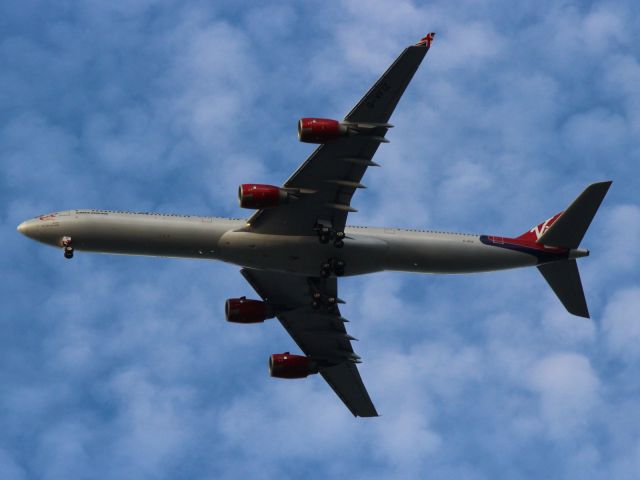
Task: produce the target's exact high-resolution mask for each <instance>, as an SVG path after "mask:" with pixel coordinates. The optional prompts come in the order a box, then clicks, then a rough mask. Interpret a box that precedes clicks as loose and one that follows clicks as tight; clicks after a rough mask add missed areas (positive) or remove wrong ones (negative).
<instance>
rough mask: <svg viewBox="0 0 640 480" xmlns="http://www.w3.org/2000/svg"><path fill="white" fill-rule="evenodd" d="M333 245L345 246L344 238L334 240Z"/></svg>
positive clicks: (337, 246)
mask: <svg viewBox="0 0 640 480" xmlns="http://www.w3.org/2000/svg"><path fill="white" fill-rule="evenodd" d="M333 246H334V247H336V248H342V247H344V242H343V241H342V240H336V241H335V242H333Z"/></svg>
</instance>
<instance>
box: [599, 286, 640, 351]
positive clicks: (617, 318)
mask: <svg viewBox="0 0 640 480" xmlns="http://www.w3.org/2000/svg"><path fill="white" fill-rule="evenodd" d="M638 308H640V288H638V287H634V288H626V289H623V290H619V291H617V292H616V293H615V294H614V296H613V298H611V300H610V301H609V302H608V303H607V306H606V308H605V310H604V315H603V318H602V329H603V332H604V334H605V338H606V340H607V343H608V346H609V350H610V352H611V354H612V356H614V357H620V358H622V359H624V360H625V361H628V362H634V363H635V362H637V361H638V360H639V359H640V346H639V345H640V322H638V319H637V312H638Z"/></svg>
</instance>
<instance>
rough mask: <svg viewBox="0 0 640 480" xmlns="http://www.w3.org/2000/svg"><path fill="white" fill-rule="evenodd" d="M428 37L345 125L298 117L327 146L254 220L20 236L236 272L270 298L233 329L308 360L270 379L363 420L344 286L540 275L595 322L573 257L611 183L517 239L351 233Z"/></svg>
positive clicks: (110, 225) (68, 251)
mask: <svg viewBox="0 0 640 480" xmlns="http://www.w3.org/2000/svg"><path fill="white" fill-rule="evenodd" d="M433 37H434V34H432V33H431V34H429V35H427V36H426V37H424V38H423V39H422V40H420V41H419V42H418V43H416V44H415V45H411V46H409V47H407V48H406V49H405V50H404V51H403V52H402V53H401V54H400V56H399V57H398V58H397V59H396V60H395V62H393V64H392V65H391V66H390V67H389V69H388V70H387V71H386V72H385V73H384V74H383V75H382V76H381V77H380V79H379V80H378V81H377V82H375V84H374V85H373V87H371V89H370V90H369V91H368V92H367V93H366V94H365V95H364V97H363V98H362V99H361V100H360V101H359V102H358V103H357V104H356V106H355V107H353V109H352V110H351V111H350V112H349V113H348V114H347V116H346V117H345V118H344V119H343V120H341V121H337V120H329V119H324V118H303V119H301V120H300V121H299V123H298V135H299V139H300V140H301V141H302V142H308V143H315V144H319V145H320V146H319V147H318V148H316V149H315V151H314V152H313V153H312V154H311V155H310V156H309V158H308V159H307V160H306V161H305V162H304V163H303V164H302V165H301V166H300V167H299V168H298V170H296V171H295V172H294V173H293V175H291V177H289V179H288V180H287V181H285V182H284V185H283V186H281V187H278V186H272V185H263V184H243V185H240V187H239V190H238V197H239V201H240V206H241V207H243V208H248V209H253V210H255V212H254V213H253V215H252V216H251V217H249V218H248V219H246V220H236V219H223V218H217V217H197V216H188V215H163V214H155V213H131V212H113V211H106V210H69V211H63V212H56V213H51V214H49V215H43V216H40V217H36V218H34V219H32V220H28V221H26V222H24V223H22V224H20V226H18V231H20V232H21V233H23V234H24V235H26V236H28V237H30V238H32V239H34V240H38V241H40V242H43V243H46V244H49V245H53V246H56V247H59V248H61V249H62V250H63V252H64V256H65V257H66V258H72V257H73V254H74V252H77V251H80V252H84V251H87V252H102V253H117V254H129V255H157V256H169V257H186V258H201V259H206V260H222V261H224V262H229V263H233V264H236V265H239V266H240V267H242V269H241V273H242V275H243V276H244V277H245V278H246V280H247V281H248V282H249V283H250V284H251V286H252V287H253V288H254V289H255V291H256V292H257V293H258V295H259V296H260V297H261V298H262V300H250V299H247V298H245V297H241V298H231V299H229V300H227V301H226V305H225V313H226V318H227V320H228V321H229V322H237V323H258V322H263V321H264V320H265V319H268V318H273V317H277V318H278V320H279V321H280V322H281V323H282V325H283V326H284V328H286V329H287V331H288V332H289V334H290V335H291V337H293V339H294V340H295V342H296V343H297V344H298V346H299V347H300V349H301V350H302V352H304V355H294V354H291V353H289V352H285V353H280V354H274V355H271V356H270V358H269V371H270V374H271V375H272V376H273V377H279V378H303V377H306V376H308V375H309V374H315V373H320V375H322V376H323V377H324V379H325V380H326V381H327V383H328V384H329V385H330V386H331V388H332V389H333V390H334V391H335V393H336V394H337V395H338V396H339V397H340V399H341V400H342V401H343V402H344V403H345V405H346V406H347V407H348V408H349V410H350V411H351V413H353V415H355V416H360V417H373V416H377V415H378V413H377V411H376V409H375V407H374V405H373V403H372V401H371V399H370V397H369V394H368V393H367V390H366V388H365V386H364V384H363V382H362V379H361V377H360V374H359V372H358V368H357V365H358V363H360V357H359V356H358V355H357V354H356V353H355V352H354V351H353V348H352V343H351V341H352V340H354V338H353V337H351V336H350V335H349V334H348V333H347V330H346V328H345V323H346V322H347V319H345V318H344V317H343V316H342V315H341V313H340V308H339V305H340V304H342V303H343V301H342V300H341V299H340V298H339V297H338V281H337V279H338V277H342V276H349V275H362V274H367V273H374V272H380V271H384V270H394V271H404V272H421V273H471V272H485V271H492V270H502V269H508V268H517V267H529V266H536V267H537V268H538V270H540V272H541V273H542V275H543V277H544V279H545V280H546V281H547V282H548V283H549V285H550V286H551V288H552V289H553V291H554V292H555V293H556V295H557V296H558V298H559V299H560V301H561V302H562V303H563V305H564V306H565V307H566V309H567V310H568V311H569V312H570V313H572V314H574V315H579V316H583V317H588V316H589V312H588V310H587V304H586V301H585V298H584V293H583V290H582V284H581V282H580V276H579V273H578V268H577V265H576V260H575V259H576V258H578V257H584V256H586V255H588V254H589V251H588V250H585V249H581V248H579V245H580V242H581V240H582V238H583V236H584V234H585V231H586V230H587V228H588V226H589V224H590V223H591V220H592V219H593V216H594V215H595V213H596V210H597V209H598V207H599V206H600V203H601V202H602V200H603V198H604V196H605V194H606V193H607V190H608V189H609V186H610V184H611V182H609V181H606V182H599V183H593V184H591V185H589V186H588V187H587V188H586V189H585V190H584V191H583V192H582V193H581V194H580V195H579V196H578V197H577V198H576V200H574V202H573V203H572V204H571V205H570V206H569V207H567V209H566V210H564V211H563V212H560V213H558V214H556V215H554V216H553V217H551V218H550V219H548V220H546V221H545V222H543V223H541V224H539V225H537V226H536V227H534V228H532V229H531V230H528V231H526V232H525V233H524V234H522V235H520V236H518V237H515V238H510V237H504V236H500V235H469V234H457V233H442V232H431V231H416V230H403V229H397V228H373V227H357V228H355V227H348V226H347V225H346V222H347V216H348V215H349V213H350V212H355V211H356V210H355V209H354V208H353V207H352V206H351V199H352V197H353V194H354V193H355V192H356V191H357V190H358V189H361V188H365V187H364V185H363V184H362V183H361V182H362V177H363V176H364V174H365V172H366V170H367V168H369V167H377V166H378V164H377V163H375V162H374V161H373V160H372V158H373V156H374V154H375V153H376V150H378V147H379V146H380V144H381V143H386V142H387V139H386V137H385V135H386V134H387V131H388V129H389V128H391V127H392V125H390V124H389V123H388V122H389V119H390V117H391V114H392V112H393V111H394V109H395V107H396V105H397V103H398V101H399V100H400V97H401V96H402V94H403V93H404V91H405V89H406V87H407V85H408V84H409V82H410V81H411V79H412V77H413V75H414V73H415V72H416V70H417V68H418V66H419V65H420V63H421V62H422V59H423V58H424V56H425V55H426V53H427V51H429V47H430V46H431V43H432V41H433Z"/></svg>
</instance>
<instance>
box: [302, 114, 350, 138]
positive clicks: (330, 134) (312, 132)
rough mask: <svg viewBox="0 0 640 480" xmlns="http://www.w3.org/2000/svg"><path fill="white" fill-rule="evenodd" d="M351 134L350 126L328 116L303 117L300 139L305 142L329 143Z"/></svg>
mask: <svg viewBox="0 0 640 480" xmlns="http://www.w3.org/2000/svg"><path fill="white" fill-rule="evenodd" d="M347 135H349V127H348V126H347V125H345V124H344V123H342V122H339V121H337V120H330V119H328V118H301V119H300V121H299V122H298V139H299V140H300V141H301V142H305V143H327V142H330V141H332V140H336V139H338V138H340V137H346V136H347Z"/></svg>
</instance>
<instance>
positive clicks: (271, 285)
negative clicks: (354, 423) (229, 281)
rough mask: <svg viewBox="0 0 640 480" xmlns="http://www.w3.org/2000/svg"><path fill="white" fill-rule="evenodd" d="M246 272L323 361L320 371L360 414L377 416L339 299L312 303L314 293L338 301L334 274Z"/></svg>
mask: <svg viewBox="0 0 640 480" xmlns="http://www.w3.org/2000/svg"><path fill="white" fill-rule="evenodd" d="M241 273H242V275H243V276H244V278H246V279H247V281H248V282H249V283H250V284H251V286H252V287H253V289H254V290H255V291H256V292H257V293H258V295H260V296H261V297H262V299H263V300H264V301H265V302H267V303H269V305H271V306H272V307H273V308H274V309H275V311H276V316H277V318H278V320H280V323H281V324H282V325H283V326H284V328H286V329H287V332H289V335H291V337H292V338H293V340H294V341H295V342H296V343H297V344H298V346H299V347H300V349H301V350H302V351H303V352H304V353H305V354H306V355H307V356H308V357H311V358H312V359H313V360H314V361H316V362H317V364H318V366H319V373H320V374H321V375H322V376H323V377H324V379H325V380H326V381H327V383H328V384H329V386H331V388H332V389H333V391H334V392H336V394H337V395H338V397H340V399H341V400H342V401H343V402H344V404H345V405H346V406H347V408H349V410H350V411H351V413H352V414H353V415H354V416H357V417H376V416H378V412H376V409H375V407H374V406H373V403H372V402H371V398H370V397H369V394H368V393H367V389H366V388H365V386H364V384H363V383H362V378H361V377H360V373H359V372H358V368H357V367H356V364H357V363H360V361H359V360H360V357H358V355H356V354H355V353H354V351H353V348H352V346H351V340H355V339H354V338H353V337H351V336H350V335H349V334H348V333H347V331H346V329H345V327H344V323H345V322H347V320H346V319H344V318H343V317H342V316H341V315H340V310H339V309H338V307H337V305H336V306H335V307H333V308H331V309H326V308H319V309H315V308H313V307H312V305H311V304H312V301H313V295H314V293H320V294H321V295H322V296H324V297H332V298H334V299H336V300H337V301H338V302H339V299H338V297H337V294H338V282H337V280H336V279H335V278H329V279H321V278H313V277H303V276H299V275H293V274H288V273H279V272H269V271H265V270H254V269H248V268H243V269H242V270H241Z"/></svg>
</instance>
